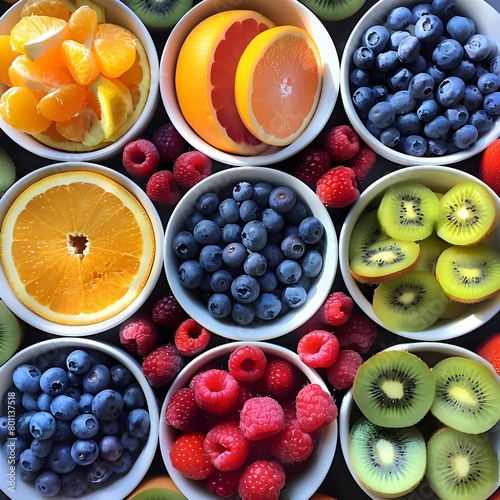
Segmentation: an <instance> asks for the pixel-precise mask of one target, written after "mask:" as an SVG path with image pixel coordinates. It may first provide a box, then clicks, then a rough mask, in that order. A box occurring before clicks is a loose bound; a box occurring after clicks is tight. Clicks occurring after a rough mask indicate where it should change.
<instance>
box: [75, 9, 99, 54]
mask: <svg viewBox="0 0 500 500" xmlns="http://www.w3.org/2000/svg"><path fill="white" fill-rule="evenodd" d="M98 21H99V16H98V15H97V12H96V11H95V10H94V9H92V8H90V7H89V6H88V5H82V6H81V7H79V8H78V9H76V10H75V12H73V14H71V17H70V18H69V21H68V25H69V29H70V32H71V39H72V40H75V42H80V43H81V44H83V45H85V47H87V48H88V49H90V48H91V47H92V41H93V40H94V33H95V29H96V27H97V23H98Z"/></svg>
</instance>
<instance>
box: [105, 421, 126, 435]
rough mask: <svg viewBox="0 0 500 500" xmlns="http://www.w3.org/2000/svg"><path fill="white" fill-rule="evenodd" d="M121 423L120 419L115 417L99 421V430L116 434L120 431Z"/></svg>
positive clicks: (107, 433)
mask: <svg viewBox="0 0 500 500" xmlns="http://www.w3.org/2000/svg"><path fill="white" fill-rule="evenodd" d="M120 428H121V424H120V419H118V418H115V419H113V420H107V421H104V420H103V421H102V422H101V428H100V432H101V434H104V435H110V436H118V433H119V432H120Z"/></svg>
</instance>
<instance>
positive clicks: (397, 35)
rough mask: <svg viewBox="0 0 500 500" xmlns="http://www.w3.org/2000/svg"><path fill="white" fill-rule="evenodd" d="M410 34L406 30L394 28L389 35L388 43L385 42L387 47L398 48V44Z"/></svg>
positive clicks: (390, 48)
mask: <svg viewBox="0 0 500 500" xmlns="http://www.w3.org/2000/svg"><path fill="white" fill-rule="evenodd" d="M408 36H411V34H410V33H409V32H408V31H406V30H396V31H393V32H392V33H391V35H390V37H389V43H388V44H387V48H388V49H389V50H395V51H397V50H398V47H399V44H400V43H401V42H402V41H403V40H404V39H405V38H406V37H408Z"/></svg>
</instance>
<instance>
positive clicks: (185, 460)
mask: <svg viewBox="0 0 500 500" xmlns="http://www.w3.org/2000/svg"><path fill="white" fill-rule="evenodd" d="M204 440H205V435H204V434H203V433H202V432H195V431H193V432H185V433H184V434H181V435H180V436H179V437H178V438H177V439H176V440H175V441H174V444H173V445H172V449H171V450H170V460H171V462H172V465H173V466H174V467H175V468H176V469H177V470H178V471H179V472H180V473H181V474H182V475H183V476H184V477H187V478H189V479H194V480H200V479H206V478H207V477H208V476H209V475H210V474H211V473H212V472H213V471H214V466H213V465H212V462H210V458H209V457H208V455H207V454H206V453H205V451H204V450H203V441H204Z"/></svg>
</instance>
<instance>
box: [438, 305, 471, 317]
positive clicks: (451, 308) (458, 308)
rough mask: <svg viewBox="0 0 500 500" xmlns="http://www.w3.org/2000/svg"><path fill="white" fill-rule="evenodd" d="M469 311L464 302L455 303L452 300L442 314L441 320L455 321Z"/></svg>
mask: <svg viewBox="0 0 500 500" xmlns="http://www.w3.org/2000/svg"><path fill="white" fill-rule="evenodd" d="M466 311H467V306H466V305H465V304H463V303H462V302H455V301H454V300H450V301H449V302H448V306H447V307H446V309H445V310H444V311H443V314H441V318H443V319H454V318H458V317H459V316H460V315H462V314H463V313H464V312H466Z"/></svg>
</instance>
